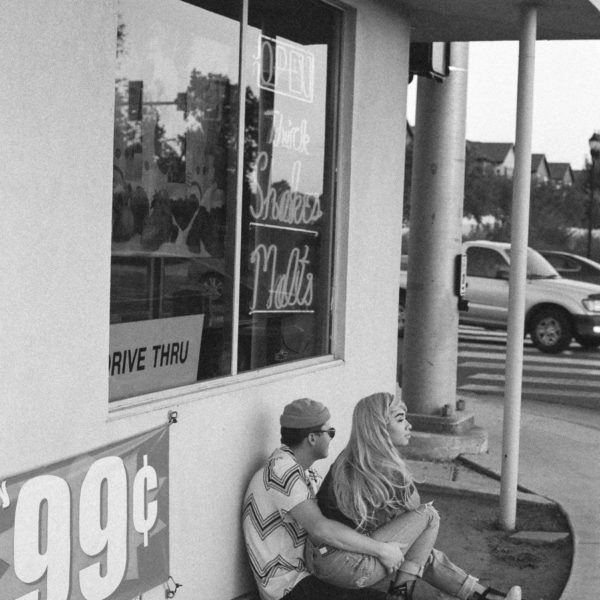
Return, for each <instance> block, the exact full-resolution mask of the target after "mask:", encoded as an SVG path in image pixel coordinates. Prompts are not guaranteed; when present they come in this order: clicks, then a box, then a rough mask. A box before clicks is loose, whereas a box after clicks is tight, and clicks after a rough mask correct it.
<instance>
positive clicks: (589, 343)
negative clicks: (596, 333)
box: [575, 335, 600, 348]
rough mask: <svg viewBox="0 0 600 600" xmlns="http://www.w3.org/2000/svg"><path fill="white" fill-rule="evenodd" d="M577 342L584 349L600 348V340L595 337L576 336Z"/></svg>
mask: <svg viewBox="0 0 600 600" xmlns="http://www.w3.org/2000/svg"><path fill="white" fill-rule="evenodd" d="M575 341H576V342H577V343H578V344H579V345H580V346H582V347H583V348H597V347H598V346H600V339H598V338H595V337H585V336H579V335H576V336H575Z"/></svg>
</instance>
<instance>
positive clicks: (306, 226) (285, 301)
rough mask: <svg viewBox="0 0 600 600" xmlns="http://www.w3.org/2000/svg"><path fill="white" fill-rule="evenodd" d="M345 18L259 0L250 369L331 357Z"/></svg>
mask: <svg viewBox="0 0 600 600" xmlns="http://www.w3.org/2000/svg"><path fill="white" fill-rule="evenodd" d="M337 16H338V13H337V11H335V10H333V9H331V7H328V6H326V5H324V4H322V3H319V2H311V1H308V2H302V3H298V2H295V1H294V0H278V1H277V2H275V1H273V0H250V12H249V17H248V20H249V25H250V26H249V30H248V35H247V45H246V49H245V50H246V54H247V56H248V57H250V59H249V60H247V61H246V65H247V79H246V80H247V92H246V121H245V122H246V127H247V128H248V127H249V126H251V128H252V129H251V130H252V132H253V134H254V135H253V140H252V141H253V144H252V145H251V148H250V149H249V150H250V151H247V152H246V153H245V157H244V158H245V160H244V190H243V207H244V222H243V229H242V232H243V252H242V257H243V259H244V260H245V262H244V263H243V264H242V275H243V277H245V278H248V279H249V280H250V281H252V284H251V294H250V297H249V298H248V299H247V300H246V304H245V308H246V309H247V314H248V321H249V323H250V325H249V328H248V330H246V329H245V328H244V327H241V328H240V331H239V346H240V356H244V355H245V356H247V357H248V360H246V361H245V362H243V363H240V368H241V369H254V368H257V367H262V366H265V365H269V364H274V363H280V362H286V361H290V360H297V359H301V358H306V357H309V356H315V355H320V354H325V353H327V352H328V348H329V305H330V298H329V292H330V279H331V260H330V258H331V226H332V223H333V219H332V206H333V203H332V193H331V189H330V187H329V184H330V183H331V181H332V178H331V174H330V172H329V171H328V169H329V168H330V167H331V154H332V152H331V137H332V128H331V126H332V125H333V123H334V115H333V111H332V109H331V106H330V104H329V103H330V102H331V101H332V90H331V86H332V85H333V83H334V82H335V78H334V70H335V56H336V47H337V43H336V35H337V32H338V30H339V26H338V25H337V23H336V17H337ZM327 158H329V160H327ZM248 331H250V332H251V335H248Z"/></svg>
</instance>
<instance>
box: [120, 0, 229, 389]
mask: <svg viewBox="0 0 600 600" xmlns="http://www.w3.org/2000/svg"><path fill="white" fill-rule="evenodd" d="M222 4H225V5H226V6H225V8H226V9H227V11H229V13H228V14H224V8H223V7H222V6H221V5H222ZM240 10H241V9H240V3H239V2H235V1H233V0H230V1H228V2H227V3H215V2H214V1H210V0H207V1H206V2H203V1H202V0H198V1H196V2H194V3H193V4H192V3H187V2H183V1H181V0H121V1H120V2H119V3H118V11H119V23H118V31H117V76H116V80H115V128H114V171H113V198H112V205H113V212H112V269H111V307H110V308H111V310H110V317H111V343H110V357H109V374H110V399H111V400H115V399H119V398H123V397H126V396H132V395H137V394H140V393H145V392H149V391H154V390H158V389H163V388H168V387H176V386H177V385H184V384H187V383H192V382H194V381H197V380H198V379H205V378H208V377H214V376H218V375H223V374H227V373H229V372H230V368H231V367H230V364H231V358H230V357H231V335H232V334H231V323H232V314H233V259H234V252H235V249H234V245H233V244H234V225H235V211H236V208H235V207H236V196H237V194H236V162H237V152H236V145H237V126H238V120H239V119H238V110H237V106H238V90H239V86H238V73H239V58H238V57H239V36H240V25H239V21H238V20H237V18H236V15H237V14H239V13H240Z"/></svg>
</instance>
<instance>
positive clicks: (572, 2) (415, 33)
mask: <svg viewBox="0 0 600 600" xmlns="http://www.w3.org/2000/svg"><path fill="white" fill-rule="evenodd" d="M395 2H396V4H397V5H400V6H402V7H403V8H404V9H405V11H406V14H407V16H408V18H409V20H410V27H411V32H410V36H411V41H413V42H445V41H448V42H452V41H456V42H460V41H463V42H469V41H491V40H518V39H519V38H520V33H521V16H520V8H521V6H525V5H528V4H531V2H530V0H485V1H484V2H482V0H452V2H444V1H443V0H395ZM536 5H537V9H538V10H537V39H538V40H570V39H600V0H538V2H536Z"/></svg>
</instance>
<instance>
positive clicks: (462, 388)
mask: <svg viewBox="0 0 600 600" xmlns="http://www.w3.org/2000/svg"><path fill="white" fill-rule="evenodd" d="M505 361H506V333H504V332H487V331H485V330H480V329H477V328H467V327H461V328H460V331H459V344H458V371H457V389H458V391H459V392H468V393H473V394H476V395H495V396H498V395H500V396H502V395H503V394H504V380H505ZM522 399H523V401H538V402H544V403H546V404H547V403H552V404H558V405H563V406H578V407H582V408H590V409H595V410H600V349H591V350H590V349H584V348H582V347H581V346H579V345H578V344H577V343H575V342H573V343H572V344H571V346H570V348H569V349H568V350H566V351H565V352H562V353H561V354H544V353H543V352H540V351H539V350H537V349H536V348H534V347H533V346H532V345H531V342H530V341H529V340H525V345H524V356H523V386H522Z"/></svg>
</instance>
